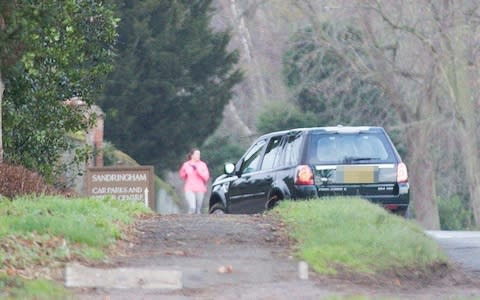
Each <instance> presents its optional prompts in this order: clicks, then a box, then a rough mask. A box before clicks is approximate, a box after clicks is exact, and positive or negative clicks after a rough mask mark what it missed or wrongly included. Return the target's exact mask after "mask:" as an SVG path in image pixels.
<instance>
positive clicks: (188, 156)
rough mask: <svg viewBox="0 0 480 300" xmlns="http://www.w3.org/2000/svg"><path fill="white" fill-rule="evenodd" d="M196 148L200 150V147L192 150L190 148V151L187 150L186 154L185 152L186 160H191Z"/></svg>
mask: <svg viewBox="0 0 480 300" xmlns="http://www.w3.org/2000/svg"><path fill="white" fill-rule="evenodd" d="M197 150H198V151H200V149H198V148H192V150H190V152H188V154H187V160H191V159H192V155H193V152H195V151H197Z"/></svg>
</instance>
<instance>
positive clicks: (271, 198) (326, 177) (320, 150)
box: [209, 126, 410, 215]
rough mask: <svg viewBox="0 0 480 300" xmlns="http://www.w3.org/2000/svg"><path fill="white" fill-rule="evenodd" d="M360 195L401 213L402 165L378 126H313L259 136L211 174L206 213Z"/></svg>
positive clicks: (405, 199) (405, 195) (405, 187)
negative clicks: (222, 168) (220, 171)
mask: <svg viewBox="0 0 480 300" xmlns="http://www.w3.org/2000/svg"><path fill="white" fill-rule="evenodd" d="M340 195H344V196H345V195H347V196H360V197H363V198H365V199H368V200H370V201H372V202H374V203H378V204H380V205H382V206H384V207H385V208H386V209H389V210H390V211H393V212H395V213H398V214H400V215H405V214H406V212H407V208H408V205H409V201H410V197H409V184H408V174H407V167H406V165H405V164H404V163H403V162H402V159H401V158H400V155H399V154H398V152H397V150H396V149H395V146H394V145H393V143H392V141H391V140H390V138H389V137H388V135H387V133H386V132H385V130H384V129H383V128H381V127H369V126H358V127H347V126H345V127H344V126H336V127H315V128H299V129H292V130H286V131H279V132H272V133H269V134H265V135H263V136H261V137H259V138H258V139H257V140H256V141H255V142H254V143H253V144H252V146H251V147H250V148H249V149H248V150H247V152H246V153H245V154H244V155H243V156H242V158H240V160H239V161H238V162H237V163H236V164H235V165H234V164H231V163H227V164H225V174H223V175H221V176H219V177H218V178H216V179H215V181H214V183H213V186H212V194H211V197H210V203H209V207H210V213H258V212H262V211H264V210H266V209H269V208H271V207H273V206H274V205H275V204H276V202H277V201H280V200H283V199H292V200H296V199H308V198H319V197H324V196H340Z"/></svg>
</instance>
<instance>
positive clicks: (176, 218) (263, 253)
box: [75, 215, 480, 299]
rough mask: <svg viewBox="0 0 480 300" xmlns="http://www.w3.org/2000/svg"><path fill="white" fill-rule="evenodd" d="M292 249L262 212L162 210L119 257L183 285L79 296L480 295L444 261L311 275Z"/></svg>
mask: <svg viewBox="0 0 480 300" xmlns="http://www.w3.org/2000/svg"><path fill="white" fill-rule="evenodd" d="M291 253H292V250H291V247H290V245H289V242H288V241H287V239H286V238H285V234H284V228H283V227H282V226H281V224H278V223H277V222H275V221H274V220H272V219H270V218H268V217H265V216H262V215H253V216H245V215H221V216H217V215H215V216H214V215H158V216H155V217H153V218H149V219H145V220H142V221H141V222H140V223H139V225H138V238H137V239H136V241H135V243H134V244H133V245H132V247H130V249H129V251H128V253H126V255H125V256H118V257H115V258H113V263H114V264H115V265H117V266H121V267H136V268H138V267H151V268H158V269H168V270H179V271H181V272H182V273H183V288H182V289H179V290H151V289H150V290H149V289H116V290H113V289H110V290H105V289H84V290H82V289H77V290H75V292H76V293H77V295H78V296H79V298H80V299H292V296H295V298H298V297H299V298H302V299H325V298H329V297H330V299H331V297H332V296H334V295H336V296H352V295H363V296H366V297H367V298H366V299H369V298H389V299H391V298H394V299H451V298H459V297H460V298H463V297H465V298H466V297H477V298H480V281H478V280H477V281H476V282H475V281H472V280H471V279H470V278H469V277H468V276H466V275H465V274H464V273H462V272H460V271H454V272H451V271H448V272H447V270H442V269H441V268H439V270H437V271H436V272H434V274H432V277H425V274H422V275H421V276H420V275H419V276H418V278H417V279H416V280H415V278H413V277H412V276H410V277H409V278H408V279H404V278H402V276H398V274H392V276H391V277H382V278H380V279H379V278H365V277H363V278H358V277H351V276H342V277H343V278H336V279H334V278H326V277H322V276H318V275H316V274H315V273H314V272H312V271H311V270H310V273H309V279H308V280H303V279H300V278H299V272H298V261H297V260H296V259H295V258H293V257H292V255H291ZM442 272H443V273H442ZM412 278H413V279H412Z"/></svg>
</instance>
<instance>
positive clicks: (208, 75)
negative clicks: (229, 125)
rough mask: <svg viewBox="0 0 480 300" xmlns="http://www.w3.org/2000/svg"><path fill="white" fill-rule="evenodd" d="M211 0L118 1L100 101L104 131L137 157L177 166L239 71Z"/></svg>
mask: <svg viewBox="0 0 480 300" xmlns="http://www.w3.org/2000/svg"><path fill="white" fill-rule="evenodd" d="M211 2H212V1H206V0H196V1H187V0H184V1H170V0H161V1H158V0H156V1H153V0H148V1H130V0H125V1H120V3H119V5H118V7H119V12H120V13H121V16H122V22H121V23H120V25H119V37H120V39H119V43H118V53H119V54H118V56H117V61H116V69H115V72H114V73H113V74H112V76H111V77H110V79H109V81H108V84H107V87H106V89H105V92H104V96H103V97H102V99H101V101H100V104H101V106H102V108H103V109H104V110H105V111H106V113H107V119H106V128H105V136H106V139H108V140H110V141H111V142H113V143H114V144H115V145H116V146H117V147H118V148H119V149H122V150H124V151H127V152H128V153H129V154H130V155H132V157H134V158H135V159H136V160H137V161H138V162H139V163H141V164H152V165H155V166H156V169H157V171H161V170H165V169H167V168H173V169H176V168H177V167H178V164H179V163H180V161H181V160H182V159H183V156H184V154H185V153H187V152H188V150H189V148H191V147H192V146H194V145H199V144H201V143H202V142H203V141H204V140H205V139H206V137H207V136H209V135H210V134H211V133H212V132H213V131H214V130H215V128H216V127H217V126H218V125H219V123H220V121H221V119H222V111H223V108H224V106H225V105H226V104H227V102H228V101H229V99H230V98H231V95H232V88H233V87H234V85H235V84H236V83H238V82H239V81H240V80H241V78H242V76H241V72H239V71H238V70H236V69H235V64H236V63H237V61H238V57H239V56H238V52H237V51H233V52H229V51H228V50H227V46H228V43H229V41H230V33H229V32H223V31H222V32H214V31H213V30H212V29H211V28H210V21H211V16H212V12H213V10H212V8H211Z"/></svg>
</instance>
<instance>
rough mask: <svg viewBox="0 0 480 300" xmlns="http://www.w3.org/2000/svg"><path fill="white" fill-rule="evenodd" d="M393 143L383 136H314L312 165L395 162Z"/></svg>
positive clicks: (309, 159)
mask: <svg viewBox="0 0 480 300" xmlns="http://www.w3.org/2000/svg"><path fill="white" fill-rule="evenodd" d="M395 162H396V158H395V154H394V153H393V151H392V149H391V147H390V144H389V141H388V140H387V139H386V138H385V136H384V135H383V134H381V133H363V132H362V133H342V134H339V133H312V134H310V135H309V139H308V157H307V163H308V164H313V165H316V164H369V163H395Z"/></svg>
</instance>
